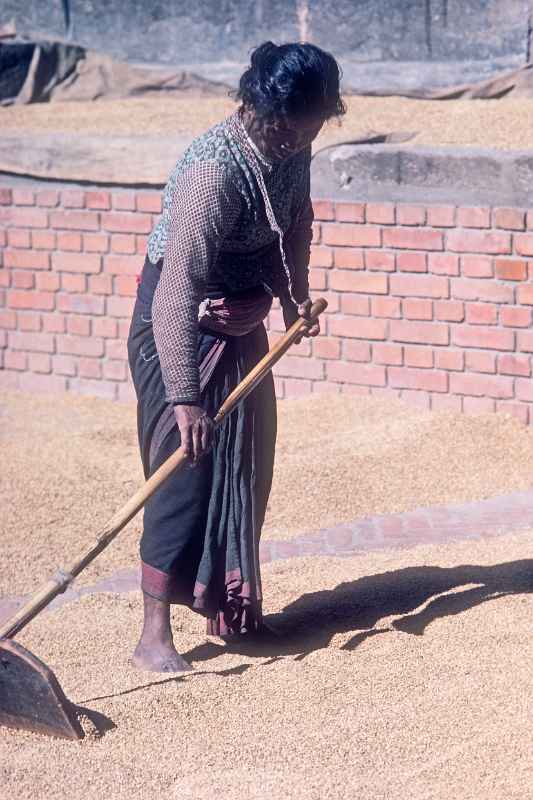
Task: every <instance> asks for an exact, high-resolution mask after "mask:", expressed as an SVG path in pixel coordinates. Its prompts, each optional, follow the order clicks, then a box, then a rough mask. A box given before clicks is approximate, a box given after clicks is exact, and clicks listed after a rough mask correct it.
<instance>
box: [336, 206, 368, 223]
mask: <svg viewBox="0 0 533 800" xmlns="http://www.w3.org/2000/svg"><path fill="white" fill-rule="evenodd" d="M335 215H336V218H337V221H338V222H359V223H361V222H364V221H365V205H364V203H335Z"/></svg>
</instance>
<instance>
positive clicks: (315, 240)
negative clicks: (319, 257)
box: [311, 222, 322, 244]
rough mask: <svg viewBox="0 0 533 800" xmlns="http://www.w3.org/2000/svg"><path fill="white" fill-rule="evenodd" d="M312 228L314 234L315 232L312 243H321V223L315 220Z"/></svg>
mask: <svg viewBox="0 0 533 800" xmlns="http://www.w3.org/2000/svg"><path fill="white" fill-rule="evenodd" d="M311 230H312V234H313V236H312V239H311V243H312V244H320V240H321V239H322V227H321V225H320V223H318V222H313V224H312V227H311Z"/></svg>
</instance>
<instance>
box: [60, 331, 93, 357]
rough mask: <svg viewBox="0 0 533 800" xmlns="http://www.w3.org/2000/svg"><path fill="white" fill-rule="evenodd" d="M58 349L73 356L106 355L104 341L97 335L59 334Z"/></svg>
mask: <svg viewBox="0 0 533 800" xmlns="http://www.w3.org/2000/svg"><path fill="white" fill-rule="evenodd" d="M57 349H58V352H59V353H66V354H67V355H72V356H93V357H99V356H103V355H104V341H103V339H100V338H99V337H97V336H70V335H66V336H61V335H58V336H57Z"/></svg>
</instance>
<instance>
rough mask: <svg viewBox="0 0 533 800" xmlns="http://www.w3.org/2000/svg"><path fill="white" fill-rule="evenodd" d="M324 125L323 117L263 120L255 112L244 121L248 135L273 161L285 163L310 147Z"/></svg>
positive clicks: (247, 115) (249, 112)
mask: <svg viewBox="0 0 533 800" xmlns="http://www.w3.org/2000/svg"><path fill="white" fill-rule="evenodd" d="M246 120H247V121H248V124H247V122H246ZM323 124H324V117H323V116H307V117H294V118H290V117H283V118H278V119H272V120H261V119H258V118H257V117H256V116H255V114H254V113H253V111H248V112H246V117H245V125H246V128H247V130H248V133H249V134H250V135H251V137H252V139H253V140H254V142H255V144H256V145H257V147H259V149H260V151H261V152H262V153H263V155H264V156H265V158H268V159H269V160H270V161H283V160H284V159H286V158H290V156H293V155H295V154H296V153H298V152H299V151H300V150H303V149H304V148H306V147H308V146H309V145H310V144H311V142H313V141H314V139H316V137H317V136H318V134H319V133H320V130H321V128H322V126H323Z"/></svg>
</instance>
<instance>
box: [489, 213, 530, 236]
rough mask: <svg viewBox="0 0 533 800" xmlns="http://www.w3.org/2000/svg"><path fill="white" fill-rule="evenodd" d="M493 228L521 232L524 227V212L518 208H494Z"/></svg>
mask: <svg viewBox="0 0 533 800" xmlns="http://www.w3.org/2000/svg"><path fill="white" fill-rule="evenodd" d="M493 215H494V223H493V224H494V227H495V228H506V229H507V230H511V231H523V230H524V229H525V227H526V212H525V211H524V210H523V209H519V208H495V209H494V211H493Z"/></svg>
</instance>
